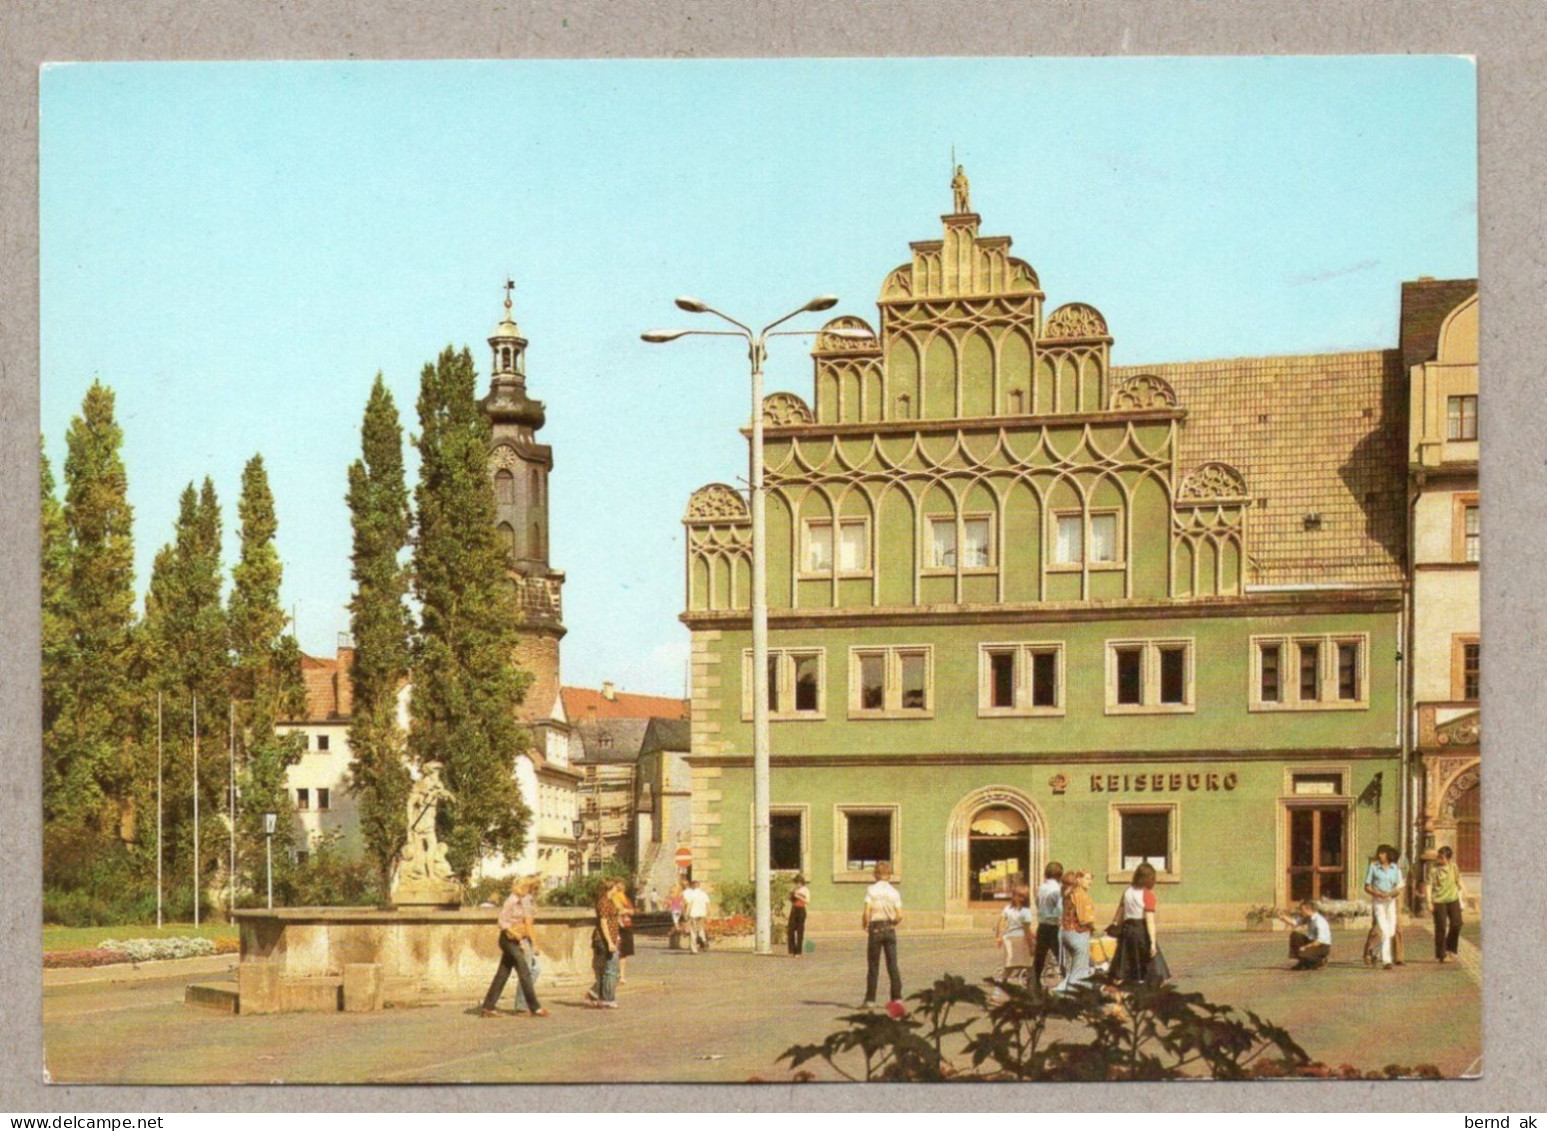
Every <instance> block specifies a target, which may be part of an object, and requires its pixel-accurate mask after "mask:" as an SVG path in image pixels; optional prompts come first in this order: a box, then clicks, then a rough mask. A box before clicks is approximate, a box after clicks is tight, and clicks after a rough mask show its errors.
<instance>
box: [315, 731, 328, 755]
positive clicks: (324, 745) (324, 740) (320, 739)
mask: <svg viewBox="0 0 1547 1131" xmlns="http://www.w3.org/2000/svg"><path fill="white" fill-rule="evenodd" d="M327 749H328V736H327V735H325V734H319V735H318V736H317V750H318V752H319V753H326V752H327Z"/></svg>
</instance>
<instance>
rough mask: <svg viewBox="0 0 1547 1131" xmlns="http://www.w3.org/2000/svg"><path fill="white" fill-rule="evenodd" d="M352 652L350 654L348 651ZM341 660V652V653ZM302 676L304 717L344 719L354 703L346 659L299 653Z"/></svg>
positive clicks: (341, 656)
mask: <svg viewBox="0 0 1547 1131" xmlns="http://www.w3.org/2000/svg"><path fill="white" fill-rule="evenodd" d="M351 654H352V653H351ZM339 655H340V659H344V658H345V657H344V653H343V652H342V651H341V652H340V654H339ZM301 678H302V680H304V681H305V683H306V717H307V718H308V719H337V718H341V717H343V718H347V717H348V714H349V708H350V707H351V706H352V705H353V692H352V689H351V687H350V680H349V666H348V662H347V659H346V660H345V662H344V663H343V664H340V662H339V660H329V659H323V658H322V657H320V656H308V655H307V654H306V653H305V652H302V653H301Z"/></svg>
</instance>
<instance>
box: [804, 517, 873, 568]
mask: <svg viewBox="0 0 1547 1131" xmlns="http://www.w3.org/2000/svg"><path fill="white" fill-rule="evenodd" d="M805 532H806V546H805V552H804V553H803V554H802V555H801V572H802V573H803V574H807V575H810V574H825V575H831V574H832V572H833V565H834V559H833V549H834V546H833V524H832V521H831V520H829V519H825V518H824V519H812V520H810V521H808V522H807V523H806V526H805ZM837 551H838V556H837V567H838V574H839V576H841V577H842V576H853V575H856V574H868V573H869V572H870V539H869V523H868V522H867V521H866V520H865V519H863V518H843V519H839V520H838V544H837Z"/></svg>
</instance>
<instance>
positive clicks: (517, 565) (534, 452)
mask: <svg viewBox="0 0 1547 1131" xmlns="http://www.w3.org/2000/svg"><path fill="white" fill-rule="evenodd" d="M514 288H515V283H513V282H510V281H507V282H506V283H505V317H504V318H503V319H501V321H500V323H499V325H498V326H496V327H495V328H494V334H493V336H492V337H490V338H489V348H490V350H491V351H492V357H493V364H492V367H491V372H492V374H493V377H492V379H491V380H490V383H489V395H488V396H486V397H485V398H484V399H483V402H482V404H483V410H484V412H486V413H487V414H488V416H489V423H490V426H491V431H492V437H491V440H492V443H491V447H490V451H489V474H490V475H491V476H492V477H493V479H494V503H495V511H496V517H495V520H494V521H495V524H496V529H497V530H498V531H499V534H500V540H501V543H502V544H503V545H504V546H505V552H506V554H507V555H508V561H509V564H510V572H511V579H512V581H513V583H514V584H515V586H516V603H517V605H518V607H519V608H520V611H521V618H522V620H521V625H522V633H521V645H520V648H519V650H518V653H517V660H518V662H519V663H520V664H521V666H522V667H523V668H525V669H526V670H527V671H528V672H530V673H531V674H532V677H533V678H532V685H531V687H530V688H528V689H527V694H526V701H525V703H524V704H523V705H522V708H521V714H522V716H523V717H525V718H526V719H528V720H529V721H533V722H538V721H540V720H545V719H547V718H549V717H550V714H551V712H552V709H553V705H554V703H555V701H556V700H557V698H558V694H559V639H560V638H561V637H562V636H563V635H564V623H563V604H562V600H561V593H562V590H563V587H564V574H563V573H562V572H561V571H559V570H555V569H553V568H551V567H550V566H549V564H548V474H549V472H551V471H552V470H553V449H552V448H550V447H549V446H548V445H546V444H540V443H538V442H537V432H538V430H539V429H540V428H542V426H543V420H544V416H543V405H542V402H541V401H536V400H533V399H532V398H531V397H529V396H528V395H527V391H526V345H527V342H526V339H525V338H523V337H522V336H521V328H520V327H519V326H517V325H516V323H515V319H514V318H512V316H511V312H510V307H511V298H510V292H511V291H512V290H513V289H514Z"/></svg>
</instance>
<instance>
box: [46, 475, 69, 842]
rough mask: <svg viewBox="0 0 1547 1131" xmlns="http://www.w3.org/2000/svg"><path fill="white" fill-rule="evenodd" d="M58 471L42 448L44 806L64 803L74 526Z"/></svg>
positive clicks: (50, 809)
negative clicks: (60, 730) (62, 500)
mask: <svg viewBox="0 0 1547 1131" xmlns="http://www.w3.org/2000/svg"><path fill="white" fill-rule="evenodd" d="M54 490H55V483H54V471H53V468H52V467H51V466H50V465H49V462H48V454H47V453H46V452H45V451H44V450H43V448H42V446H41V445H40V446H39V448H38V501H39V503H40V505H41V516H40V517H41V529H40V534H41V546H42V555H41V561H40V563H39V564H40V566H41V569H40V571H39V572H40V574H41V580H42V587H43V648H42V653H43V656H42V659H43V809H44V813H45V814H49V815H51V814H53V813H54V812H56V811H57V810H58V809H59V808H60V803H61V798H60V795H59V791H60V785H61V778H62V775H61V767H60V764H59V753H60V750H59V742H60V740H61V737H62V736H61V735H60V734H56V733H55V727H56V726H57V725H58V723H59V720H60V718H61V717H62V716H63V715H64V713H65V710H66V704H67V703H69V702H70V699H69V695H68V692H69V670H70V643H71V641H70V621H71V617H70V529H69V527H68V526H67V525H66V524H65V518H64V509H63V508H62V507H61V506H60V505H59V499H58V498H57V497H56V496H55V494H54Z"/></svg>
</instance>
